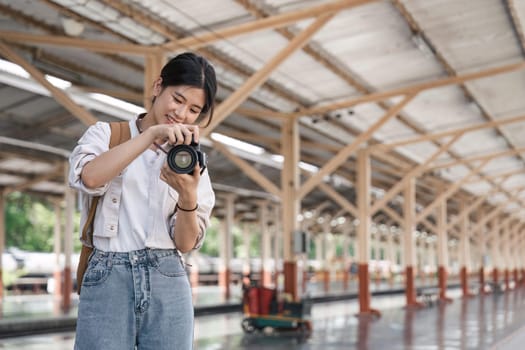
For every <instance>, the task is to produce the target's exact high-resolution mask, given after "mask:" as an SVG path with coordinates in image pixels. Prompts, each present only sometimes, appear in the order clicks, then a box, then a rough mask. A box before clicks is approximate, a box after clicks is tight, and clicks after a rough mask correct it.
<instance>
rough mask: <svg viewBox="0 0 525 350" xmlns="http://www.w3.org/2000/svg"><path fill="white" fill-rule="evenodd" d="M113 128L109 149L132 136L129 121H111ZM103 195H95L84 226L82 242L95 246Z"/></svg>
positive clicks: (110, 124)
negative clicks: (94, 226)
mask: <svg viewBox="0 0 525 350" xmlns="http://www.w3.org/2000/svg"><path fill="white" fill-rule="evenodd" d="M109 126H110V128H111V137H110V139H109V149H111V148H113V147H115V146H118V145H120V144H121V143H124V142H126V141H127V140H129V139H130V138H131V130H130V128H129V122H127V121H122V122H111V123H109ZM100 198H101V196H97V197H93V199H92V200H91V205H90V207H89V211H88V216H87V219H86V223H85V224H84V227H83V228H82V236H81V237H82V238H81V240H82V244H83V245H87V246H90V247H93V221H94V219H95V213H96V211H97V206H98V202H99V199H100Z"/></svg>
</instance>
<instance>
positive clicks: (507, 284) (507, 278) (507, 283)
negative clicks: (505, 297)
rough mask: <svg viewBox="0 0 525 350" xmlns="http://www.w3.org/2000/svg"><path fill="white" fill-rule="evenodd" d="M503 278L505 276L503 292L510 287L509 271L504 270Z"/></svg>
mask: <svg viewBox="0 0 525 350" xmlns="http://www.w3.org/2000/svg"><path fill="white" fill-rule="evenodd" d="M504 273H505V274H504V276H505V290H509V287H510V271H509V269H505V272H504Z"/></svg>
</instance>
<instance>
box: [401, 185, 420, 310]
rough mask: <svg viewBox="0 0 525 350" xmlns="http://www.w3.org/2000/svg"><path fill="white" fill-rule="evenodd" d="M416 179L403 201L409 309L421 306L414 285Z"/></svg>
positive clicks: (407, 186) (404, 249) (407, 302)
mask: <svg viewBox="0 0 525 350" xmlns="http://www.w3.org/2000/svg"><path fill="white" fill-rule="evenodd" d="M415 214H416V179H415V178H410V179H409V180H408V181H407V183H406V186H405V189H404V201H403V216H404V222H403V235H404V239H403V253H404V259H403V261H404V262H405V289H406V305H407V307H413V306H417V307H419V306H421V304H420V303H418V302H417V300H416V287H415V283H414V266H415V264H416V237H415V226H416V225H415V224H416V223H415Z"/></svg>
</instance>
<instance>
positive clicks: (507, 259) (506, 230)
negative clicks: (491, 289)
mask: <svg viewBox="0 0 525 350" xmlns="http://www.w3.org/2000/svg"><path fill="white" fill-rule="evenodd" d="M509 225H510V221H509V220H507V221H505V223H504V224H503V232H504V235H503V242H502V243H503V247H502V250H503V252H504V254H503V256H504V260H503V264H504V265H505V290H509V289H510V269H511V264H510V244H511V243H510V226H509Z"/></svg>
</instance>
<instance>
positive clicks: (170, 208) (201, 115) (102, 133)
mask: <svg viewBox="0 0 525 350" xmlns="http://www.w3.org/2000/svg"><path fill="white" fill-rule="evenodd" d="M216 90H217V86H216V80H215V71H214V69H213V67H212V66H211V65H210V64H209V63H208V62H207V61H206V60H205V59H204V58H202V57H200V56H197V55H195V54H192V53H184V54H180V55H178V56H176V57H174V58H173V59H171V60H170V61H169V62H168V63H167V64H166V65H165V66H164V67H163V68H162V71H161V73H160V77H159V78H158V79H157V80H156V81H155V83H154V86H153V95H154V96H153V103H152V106H151V108H150V110H149V111H147V113H145V114H142V115H140V116H138V118H137V119H136V120H134V121H131V122H130V123H129V127H130V131H131V139H129V140H128V141H126V142H124V143H122V144H120V145H118V146H115V147H113V148H111V149H109V141H110V134H111V130H110V127H109V124H108V123H103V122H98V123H96V124H95V125H93V126H91V127H89V128H88V130H87V131H86V133H85V134H84V135H83V136H82V138H81V139H80V140H79V142H78V145H77V146H76V147H75V149H74V150H73V152H72V154H71V157H70V175H69V178H70V179H69V181H70V185H71V186H72V187H73V188H75V189H77V190H79V191H80V193H81V196H82V202H83V221H85V216H86V211H87V208H88V207H89V203H90V201H91V199H92V198H93V197H94V196H102V197H101V199H100V200H99V202H98V207H97V211H96V215H95V219H94V223H93V236H94V239H93V240H94V242H93V243H94V244H93V245H94V248H95V249H94V251H93V253H92V255H91V256H90V259H89V264H88V267H87V270H86V273H85V275H84V278H83V283H82V289H81V293H80V303H79V308H78V321H77V333H76V340H75V349H78V350H93V349H99V350H105V349H108V350H118V349H122V350H124V349H126V350H130V349H135V348H136V349H139V350H140V349H156V350H162V349H191V348H192V343H193V304H192V300H191V290H190V285H189V282H188V278H187V276H186V272H185V268H184V262H183V260H182V256H181V253H186V252H188V251H190V250H192V249H198V248H199V247H200V246H201V245H202V242H203V239H204V235H205V230H206V227H207V225H208V223H209V216H210V214H211V210H212V208H213V206H214V203H215V195H214V193H213V190H212V187H211V183H210V179H209V177H208V173H207V171H204V172H203V173H202V174H201V171H200V170H201V169H200V166H199V165H198V164H197V166H196V168H195V171H194V172H193V173H190V174H178V173H175V172H174V171H172V170H171V169H170V167H169V166H168V165H167V163H166V154H165V153H164V152H162V151H159V148H158V146H157V145H163V147H164V148H169V147H170V146H171V145H177V144H182V143H184V144H190V143H191V142H192V139H193V140H194V141H195V142H198V141H199V127H198V125H197V124H198V123H199V122H200V121H201V119H208V121H209V120H211V118H212V116H213V108H214V100H215V94H216Z"/></svg>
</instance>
